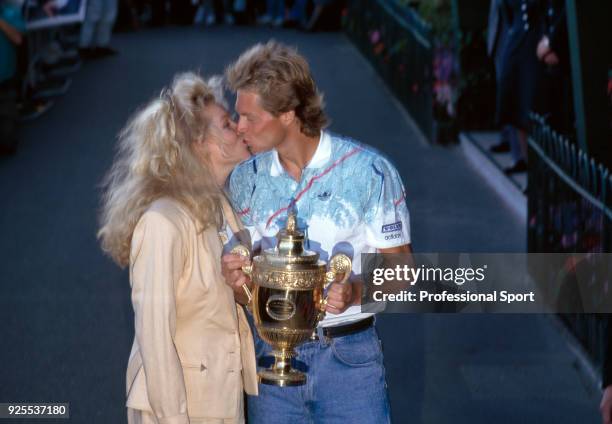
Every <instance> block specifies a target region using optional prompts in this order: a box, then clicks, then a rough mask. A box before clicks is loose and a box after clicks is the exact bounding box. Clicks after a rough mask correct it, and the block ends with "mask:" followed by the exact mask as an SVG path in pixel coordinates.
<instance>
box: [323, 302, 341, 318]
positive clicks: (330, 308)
mask: <svg viewBox="0 0 612 424" xmlns="http://www.w3.org/2000/svg"><path fill="white" fill-rule="evenodd" d="M342 308H343V305H341V304H339V303H335V302H329V301H328V302H327V305H326V306H325V310H326V311H327V312H329V313H330V314H335V315H337V314H339V313H341V312H342Z"/></svg>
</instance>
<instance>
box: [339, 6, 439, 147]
mask: <svg viewBox="0 0 612 424" xmlns="http://www.w3.org/2000/svg"><path fill="white" fill-rule="evenodd" d="M344 28H345V31H346V33H347V34H348V36H349V37H350V38H351V40H352V41H353V42H354V43H355V44H356V45H357V47H358V48H359V50H360V51H361V52H362V54H363V55H364V56H365V57H366V58H367V59H368V60H369V61H370V62H371V63H372V64H373V66H374V67H375V68H376V70H377V71H378V73H379V74H380V75H381V77H382V78H383V79H384V80H385V82H386V83H387V84H388V85H389V87H390V88H391V91H393V93H394V94H395V95H396V96H397V97H398V99H399V100H400V101H401V102H402V103H403V104H404V106H405V107H406V109H407V110H408V112H409V113H410V115H411V116H412V118H413V119H414V120H415V122H416V123H417V125H418V126H419V128H420V129H421V131H423V133H424V134H425V136H426V137H427V138H428V139H429V140H431V139H432V136H433V125H434V123H433V103H432V102H433V98H432V61H433V48H432V39H431V31H430V29H429V26H428V25H427V24H426V23H425V22H423V21H422V20H421V19H420V17H419V16H418V14H416V13H415V12H414V11H412V10H411V9H410V8H409V7H405V6H402V5H400V4H399V3H398V2H397V1H394V0H354V1H351V2H349V5H348V9H347V16H346V19H345V22H344Z"/></svg>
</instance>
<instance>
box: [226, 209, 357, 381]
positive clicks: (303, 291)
mask: <svg viewBox="0 0 612 424" xmlns="http://www.w3.org/2000/svg"><path fill="white" fill-rule="evenodd" d="M276 239H277V245H276V247H275V248H273V249H266V250H265V251H264V252H263V253H262V254H261V255H258V256H255V257H254V258H253V261H252V263H251V265H247V266H245V267H243V268H242V269H243V271H244V272H245V273H246V274H247V275H249V276H250V277H251V280H252V281H253V291H252V292H250V290H249V289H248V288H247V286H246V285H244V286H243V288H244V289H245V291H246V292H247V295H248V297H249V300H250V305H249V306H250V307H251V310H252V312H253V317H254V321H255V327H256V328H257V332H258V334H259V336H260V337H261V338H262V339H263V340H264V341H266V342H267V343H268V344H269V345H271V346H272V354H273V355H274V364H273V365H272V366H271V367H270V368H268V369H266V370H262V371H260V372H258V378H259V381H260V382H261V383H263V384H271V385H275V386H281V387H284V386H299V385H302V384H304V383H305V382H306V375H305V374H304V373H302V372H300V371H298V370H296V369H294V368H292V367H291V358H293V357H295V356H296V353H295V350H294V348H295V347H296V346H299V345H300V344H302V343H304V342H305V341H306V340H308V339H310V338H311V337H314V335H315V334H316V333H315V331H316V327H317V324H318V322H319V321H320V320H321V319H322V318H323V317H324V316H325V306H326V305H327V299H326V296H325V295H324V290H325V289H326V288H327V287H328V286H329V285H330V284H331V283H332V282H333V281H335V279H336V277H337V276H340V275H343V277H342V283H344V282H346V280H347V279H348V277H349V275H350V271H351V266H352V263H351V260H350V258H349V257H348V256H346V255H344V254H337V255H334V256H333V257H332V258H331V260H330V263H329V268H330V271H326V263H325V261H322V260H320V259H319V254H318V253H316V252H312V251H308V250H305V249H304V232H302V231H300V230H299V229H298V228H296V216H295V213H293V212H291V213H289V215H288V218H287V225H286V228H284V229H282V230H280V231H279V232H278V234H277V236H276ZM232 253H237V254H239V255H243V256H247V257H248V256H250V255H249V251H248V249H247V248H246V247H244V246H242V245H240V246H236V247H235V248H234V249H232Z"/></svg>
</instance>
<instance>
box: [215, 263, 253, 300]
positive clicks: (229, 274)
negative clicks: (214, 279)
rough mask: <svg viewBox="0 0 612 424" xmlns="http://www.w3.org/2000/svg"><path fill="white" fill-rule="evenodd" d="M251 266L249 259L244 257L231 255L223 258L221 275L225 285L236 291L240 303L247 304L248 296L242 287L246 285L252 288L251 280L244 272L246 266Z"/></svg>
mask: <svg viewBox="0 0 612 424" xmlns="http://www.w3.org/2000/svg"><path fill="white" fill-rule="evenodd" d="M248 264H249V259H248V258H245V257H244V256H240V255H236V254H233V253H229V254H227V255H223V257H222V258H221V273H222V274H223V278H224V279H225V283H226V284H227V285H228V286H230V287H231V288H232V290H234V295H235V296H236V297H237V299H238V300H239V301H240V303H246V302H247V301H248V300H247V299H246V294H245V292H244V289H243V288H242V286H243V285H244V284H246V285H247V287H249V288H251V287H252V285H251V279H250V278H249V276H248V275H246V274H245V273H244V272H243V271H242V267H243V266H244V265H248Z"/></svg>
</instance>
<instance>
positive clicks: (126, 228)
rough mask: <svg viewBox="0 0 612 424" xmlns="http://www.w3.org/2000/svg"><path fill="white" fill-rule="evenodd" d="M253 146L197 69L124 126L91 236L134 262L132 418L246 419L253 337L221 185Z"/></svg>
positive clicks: (214, 82) (155, 421)
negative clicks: (227, 259) (238, 288)
mask: <svg viewBox="0 0 612 424" xmlns="http://www.w3.org/2000/svg"><path fill="white" fill-rule="evenodd" d="M249 156H250V155H249V152H248V150H247V147H246V144H245V143H244V142H243V140H242V139H241V138H239V137H238V135H237V133H236V124H235V123H234V122H233V121H232V120H231V118H230V116H229V114H228V112H227V110H226V108H225V101H224V99H223V97H222V89H221V84H220V79H211V80H209V81H208V82H204V80H202V79H201V78H200V77H199V76H197V75H195V74H193V73H186V74H181V75H179V76H177V77H176V78H175V79H174V82H173V84H172V87H171V88H170V89H168V90H165V91H164V92H163V93H162V95H161V96H160V98H158V99H155V100H153V101H151V102H150V103H149V104H147V105H146V106H145V107H144V108H143V109H141V110H140V111H139V112H138V113H136V115H135V116H134V117H133V118H132V119H131V120H130V122H129V123H128V125H127V126H126V128H125V129H124V130H123V132H122V134H121V136H120V141H119V150H118V153H117V157H116V159H115V162H114V164H113V166H112V168H111V170H110V171H109V173H108V175H107V177H106V181H105V193H104V198H103V208H102V217H101V229H100V231H99V233H98V236H99V238H100V239H101V242H102V248H103V250H104V251H105V252H106V253H108V254H109V255H110V256H111V257H112V258H113V259H114V260H115V261H116V262H117V264H119V265H120V266H122V267H123V266H128V265H129V267H130V284H131V287H132V304H133V307H134V326H135V338H134V343H133V345H132V352H131V354H130V358H129V362H128V368H127V376H126V377H127V378H126V380H127V382H126V384H127V385H126V389H127V407H128V423H129V424H163V423H166V424H171V423H172V424H204V423H206V424H230V423H232V424H234V423H243V422H244V408H243V398H244V391H243V389H244V390H245V391H246V392H247V393H249V394H251V395H256V394H257V379H256V374H255V352H254V346H253V338H252V335H251V332H250V329H249V325H248V322H247V320H246V316H245V312H244V310H243V308H242V306H241V305H239V304H237V303H236V301H235V299H234V293H233V291H232V289H231V288H230V287H229V286H227V285H226V284H225V281H224V279H223V276H222V274H221V267H220V258H221V253H222V247H223V240H224V236H226V237H227V234H228V232H227V230H225V228H226V225H225V224H226V223H227V224H229V226H230V227H232V228H236V227H237V226H236V222H239V219H238V218H237V217H236V216H234V214H233V211H232V209H231V207H230V206H229V203H228V201H227V200H226V198H225V196H224V193H223V187H224V184H225V180H226V179H227V177H228V175H229V174H230V172H231V171H232V169H233V168H234V166H235V165H237V164H238V163H239V162H241V161H243V160H245V159H247V158H248V157H249ZM236 234H238V232H237V231H236V232H234V235H236ZM243 296H244V293H243ZM243 301H244V302H245V303H246V299H243Z"/></svg>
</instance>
